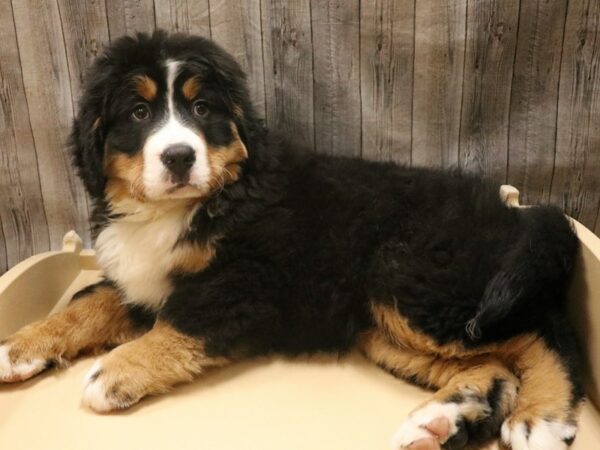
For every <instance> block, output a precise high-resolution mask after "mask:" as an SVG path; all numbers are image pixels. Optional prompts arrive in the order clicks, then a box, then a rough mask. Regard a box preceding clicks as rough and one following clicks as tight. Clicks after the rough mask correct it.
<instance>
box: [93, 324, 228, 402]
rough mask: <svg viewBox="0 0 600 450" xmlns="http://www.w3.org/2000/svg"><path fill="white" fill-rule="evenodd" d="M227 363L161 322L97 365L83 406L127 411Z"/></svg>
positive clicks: (199, 343)
mask: <svg viewBox="0 0 600 450" xmlns="http://www.w3.org/2000/svg"><path fill="white" fill-rule="evenodd" d="M227 362H228V361H227V360H226V359H224V358H211V357H208V356H207V355H206V353H205V351H204V344H203V342H202V341H200V340H198V339H195V338H192V337H189V336H186V335H184V334H181V333H179V332H178V331H176V330H175V329H174V328H172V327H171V326H170V325H168V324H166V323H164V322H160V321H159V322H157V323H156V324H155V326H154V328H152V330H150V331H149V332H148V333H146V334H145V335H143V336H142V337H140V338H139V339H136V340H134V341H131V342H129V343H127V344H124V345H122V346H120V347H117V348H116V349H114V350H113V351H112V352H110V353H109V354H108V355H106V356H105V357H103V358H102V359H100V360H98V361H97V362H96V363H95V364H94V367H92V369H91V371H90V372H89V374H88V376H87V377H86V380H87V384H86V387H85V389H84V393H83V403H84V404H85V405H86V406H89V407H90V408H92V409H93V410H95V411H98V412H107V411H112V410H115V409H123V408H127V407H129V406H131V405H132V404H134V403H137V402H138V401H139V400H140V399H141V398H143V397H145V396H147V395H150V394H160V393H163V392H166V391H168V390H169V389H170V388H171V387H172V386H174V385H176V384H179V383H185V382H189V381H192V380H193V379H194V378H195V377H196V376H197V375H199V374H201V373H202V372H204V371H205V370H206V369H207V368H209V367H215V366H222V365H224V364H226V363H227Z"/></svg>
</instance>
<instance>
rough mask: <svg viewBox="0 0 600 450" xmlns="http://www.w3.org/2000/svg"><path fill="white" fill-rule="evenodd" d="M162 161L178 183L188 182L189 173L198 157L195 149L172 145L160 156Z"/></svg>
mask: <svg viewBox="0 0 600 450" xmlns="http://www.w3.org/2000/svg"><path fill="white" fill-rule="evenodd" d="M160 160H161V161H162V162H163V164H164V165H165V166H166V168H167V169H169V172H171V174H172V175H173V178H174V179H175V180H176V181H177V182H186V181H187V178H188V175H189V174H188V172H189V170H190V168H191V167H192V166H193V165H194V161H196V155H195V153H194V149H193V148H192V147H190V146H188V145H172V146H170V147H168V148H167V149H166V150H165V151H164V152H163V153H162V155H160Z"/></svg>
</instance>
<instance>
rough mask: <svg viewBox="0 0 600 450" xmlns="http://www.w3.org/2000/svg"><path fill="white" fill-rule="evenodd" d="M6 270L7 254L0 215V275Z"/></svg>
mask: <svg viewBox="0 0 600 450" xmlns="http://www.w3.org/2000/svg"><path fill="white" fill-rule="evenodd" d="M7 270H8V255H7V251H6V238H5V237H4V230H3V229H2V216H0V275H2V274H3V273H4V272H6V271H7Z"/></svg>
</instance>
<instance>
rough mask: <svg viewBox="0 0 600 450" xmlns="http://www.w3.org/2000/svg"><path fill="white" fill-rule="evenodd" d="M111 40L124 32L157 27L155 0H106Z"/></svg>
mask: <svg viewBox="0 0 600 450" xmlns="http://www.w3.org/2000/svg"><path fill="white" fill-rule="evenodd" d="M106 15H107V17H108V30H109V32H110V39H111V41H112V40H114V39H116V38H118V37H121V36H122V35H124V34H134V33H136V32H139V31H145V32H151V31H152V30H154V28H155V25H156V23H155V20H154V2H153V0H106Z"/></svg>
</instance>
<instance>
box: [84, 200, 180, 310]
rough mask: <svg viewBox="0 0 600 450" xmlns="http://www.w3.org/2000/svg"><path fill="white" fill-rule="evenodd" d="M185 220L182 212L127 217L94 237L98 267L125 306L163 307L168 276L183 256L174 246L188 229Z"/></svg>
mask: <svg viewBox="0 0 600 450" xmlns="http://www.w3.org/2000/svg"><path fill="white" fill-rule="evenodd" d="M189 217H190V211H189V209H186V208H174V209H172V210H169V211H167V212H163V213H161V214H156V215H154V214H153V215H148V214H139V215H134V216H127V217H125V218H124V219H121V220H118V221H115V222H112V223H110V224H109V225H108V226H107V227H106V228H105V229H104V230H102V232H101V233H100V234H99V235H98V238H97V240H96V245H95V248H96V253H97V257H98V263H99V264H100V267H101V268H102V269H103V270H104V272H105V274H106V275H107V277H108V278H110V279H111V280H113V281H115V282H117V284H118V285H119V286H120V287H121V288H122V289H123V290H124V291H125V298H124V302H125V303H135V304H139V305H143V306H146V307H147V308H150V309H153V310H158V309H159V308H160V307H161V306H162V305H163V303H164V302H165V300H166V299H167V297H168V295H169V294H170V293H171V290H172V286H171V282H170V280H169V274H170V273H171V272H172V271H173V270H174V269H175V268H176V266H177V264H178V261H180V259H181V253H182V252H185V249H183V248H179V246H177V245H176V243H177V240H178V239H179V237H180V236H181V234H182V232H183V231H184V230H185V229H186V228H187V227H188V226H189V220H188V218H189Z"/></svg>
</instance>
